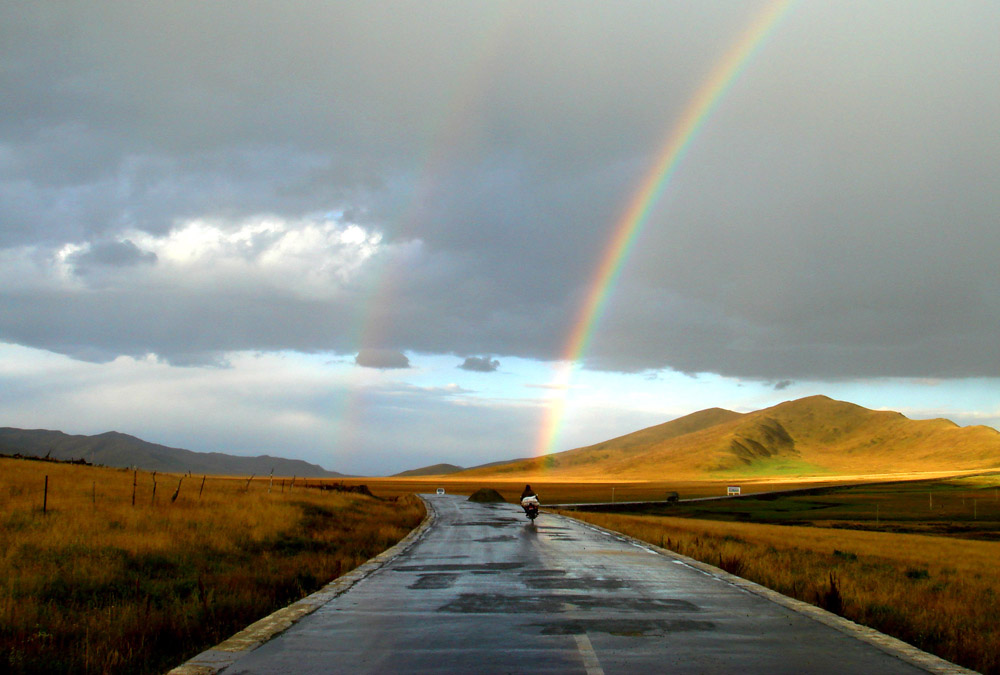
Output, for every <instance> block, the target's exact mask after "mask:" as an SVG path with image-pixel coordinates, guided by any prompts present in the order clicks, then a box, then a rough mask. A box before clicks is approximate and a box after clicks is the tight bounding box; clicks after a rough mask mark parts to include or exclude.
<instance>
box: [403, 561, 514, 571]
mask: <svg viewBox="0 0 1000 675" xmlns="http://www.w3.org/2000/svg"><path fill="white" fill-rule="evenodd" d="M522 567H524V563H519V562H490V563H478V564H477V563H468V564H463V563H443V564H440V565H398V566H397V567H393V568H392V569H393V571H395V572H493V571H499V570H516V569H520V568H522Z"/></svg>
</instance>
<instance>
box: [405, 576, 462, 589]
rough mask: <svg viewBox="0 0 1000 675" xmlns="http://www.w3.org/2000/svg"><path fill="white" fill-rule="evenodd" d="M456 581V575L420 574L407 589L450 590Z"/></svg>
mask: <svg viewBox="0 0 1000 675" xmlns="http://www.w3.org/2000/svg"><path fill="white" fill-rule="evenodd" d="M456 581H458V575H457V574H421V575H420V577H419V578H418V579H417V580H416V581H414V582H413V583H412V584H410V585H409V586H407V588H413V589H416V590H428V589H441V588H451V587H452V586H454V585H455V582H456Z"/></svg>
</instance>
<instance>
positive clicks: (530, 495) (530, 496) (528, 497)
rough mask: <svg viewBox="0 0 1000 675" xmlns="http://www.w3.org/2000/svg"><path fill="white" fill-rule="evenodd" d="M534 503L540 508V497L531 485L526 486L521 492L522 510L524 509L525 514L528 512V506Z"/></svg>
mask: <svg viewBox="0 0 1000 675" xmlns="http://www.w3.org/2000/svg"><path fill="white" fill-rule="evenodd" d="M532 502H533V503H534V504H535V506H536V507H537V506H538V495H537V494H535V491H534V490H532V489H531V485H525V486H524V490H522V491H521V508H522V509H524V512H525V513H527V512H528V504H530V503H532Z"/></svg>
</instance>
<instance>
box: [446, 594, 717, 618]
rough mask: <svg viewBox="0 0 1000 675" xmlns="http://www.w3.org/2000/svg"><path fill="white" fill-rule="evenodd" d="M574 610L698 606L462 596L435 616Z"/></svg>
mask: <svg viewBox="0 0 1000 675" xmlns="http://www.w3.org/2000/svg"><path fill="white" fill-rule="evenodd" d="M577 610H584V611H586V610H611V611H633V612H697V611H698V606H697V605H694V604H692V603H690V602H688V601H687V600H673V599H668V598H628V597H624V598H623V597H615V596H610V597H608V596H605V597H594V596H590V595H572V594H569V593H553V594H551V595H502V594H500V593H462V594H461V595H460V596H459V597H458V598H456V599H454V600H452V601H451V602H448V603H446V604H444V605H442V606H441V607H438V609H437V611H439V612H453V613H456V614H527V613H542V614H553V613H559V614H561V613H564V612H567V611H577Z"/></svg>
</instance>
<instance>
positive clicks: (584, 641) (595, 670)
mask: <svg viewBox="0 0 1000 675" xmlns="http://www.w3.org/2000/svg"><path fill="white" fill-rule="evenodd" d="M573 638H574V639H576V648H577V649H578V650H580V656H581V657H583V667H584V668H585V669H586V670H587V675H604V669H603V668H601V662H600V661H598V660H597V653H596V652H595V651H594V645H592V644H590V638H589V637H587V634H586V633H581V634H579V635H574V636H573Z"/></svg>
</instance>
